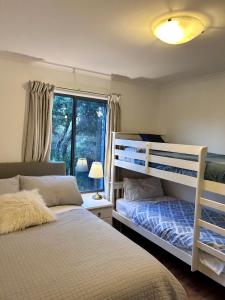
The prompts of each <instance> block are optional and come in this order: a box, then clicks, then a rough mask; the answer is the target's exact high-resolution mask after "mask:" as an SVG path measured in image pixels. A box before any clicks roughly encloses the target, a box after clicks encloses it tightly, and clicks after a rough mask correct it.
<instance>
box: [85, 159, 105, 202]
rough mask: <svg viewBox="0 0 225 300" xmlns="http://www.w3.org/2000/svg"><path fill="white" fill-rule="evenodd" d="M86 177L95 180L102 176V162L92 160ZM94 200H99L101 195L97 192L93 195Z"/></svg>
mask: <svg viewBox="0 0 225 300" xmlns="http://www.w3.org/2000/svg"><path fill="white" fill-rule="evenodd" d="M88 177H90V178H94V179H95V180H97V179H101V178H103V168H102V163H101V162H98V161H94V162H93V163H92V165H91V169H90V172H89V175H88ZM93 198H94V199H95V200H100V199H102V196H101V195H99V193H98V192H96V194H95V195H94V196H93Z"/></svg>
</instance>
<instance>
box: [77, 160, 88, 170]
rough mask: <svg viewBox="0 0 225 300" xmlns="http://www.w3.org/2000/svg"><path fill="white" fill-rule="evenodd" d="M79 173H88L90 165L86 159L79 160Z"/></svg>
mask: <svg viewBox="0 0 225 300" xmlns="http://www.w3.org/2000/svg"><path fill="white" fill-rule="evenodd" d="M76 171H77V172H87V171H88V164H87V159H86V158H78V160H77V165H76Z"/></svg>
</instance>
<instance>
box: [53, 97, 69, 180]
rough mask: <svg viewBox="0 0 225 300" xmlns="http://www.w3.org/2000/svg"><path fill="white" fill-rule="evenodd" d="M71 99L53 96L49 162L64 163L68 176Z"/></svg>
mask: <svg viewBox="0 0 225 300" xmlns="http://www.w3.org/2000/svg"><path fill="white" fill-rule="evenodd" d="M72 108H73V99H72V98H71V97H68V96H65V95H55V96H54V102H53V111H52V147H51V160H53V161H65V163H66V172H67V174H70V172H71V170H70V163H71V132H72V111H73V109H72Z"/></svg>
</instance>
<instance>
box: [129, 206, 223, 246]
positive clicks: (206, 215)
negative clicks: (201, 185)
mask: <svg viewBox="0 0 225 300" xmlns="http://www.w3.org/2000/svg"><path fill="white" fill-rule="evenodd" d="M131 219H132V221H133V222H134V223H135V224H136V225H140V226H141V227H143V228H145V229H147V230H148V231H150V232H152V233H154V234H156V235H157V236H159V237H161V238H162V239H164V240H166V241H168V242H169V243H171V244H172V245H174V246H176V247H178V248H180V249H182V250H185V251H191V250H192V245H193V228H194V204H192V203H190V202H187V201H184V200H172V201H171V200H170V201H137V205H135V209H134V210H133V212H132V216H131ZM202 219H203V220H205V221H208V222H210V223H212V224H215V225H217V226H220V227H222V228H225V214H223V213H217V212H215V211H212V210H209V209H206V208H203V209H202ZM200 240H201V241H202V242H203V243H206V244H207V245H210V246H213V247H215V248H217V249H220V250H223V251H225V237H223V236H221V235H219V234H217V233H214V232H212V231H209V230H207V229H204V228H201V229H200Z"/></svg>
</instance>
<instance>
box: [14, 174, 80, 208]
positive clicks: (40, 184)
mask: <svg viewBox="0 0 225 300" xmlns="http://www.w3.org/2000/svg"><path fill="white" fill-rule="evenodd" d="M19 178H20V189H21V190H33V189H38V190H39V193H40V194H41V195H42V197H43V199H44V201H45V203H46V205H47V206H48V207H50V206H55V205H65V204H73V205H81V204H82V203H83V200H82V197H81V194H80V192H79V190H78V187H77V182H76V178H75V177H73V176H20V177H19Z"/></svg>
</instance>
